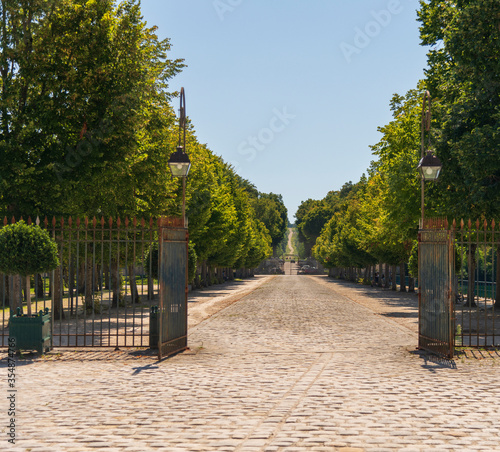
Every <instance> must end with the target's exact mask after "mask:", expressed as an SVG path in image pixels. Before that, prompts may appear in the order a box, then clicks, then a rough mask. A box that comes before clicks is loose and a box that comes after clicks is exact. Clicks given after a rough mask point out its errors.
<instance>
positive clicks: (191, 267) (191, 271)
mask: <svg viewBox="0 0 500 452" xmlns="http://www.w3.org/2000/svg"><path fill="white" fill-rule="evenodd" d="M197 263H198V258H197V257H196V250H195V249H194V246H193V244H192V243H189V248H188V282H189V283H192V282H193V280H194V277H195V275H196V265H197Z"/></svg>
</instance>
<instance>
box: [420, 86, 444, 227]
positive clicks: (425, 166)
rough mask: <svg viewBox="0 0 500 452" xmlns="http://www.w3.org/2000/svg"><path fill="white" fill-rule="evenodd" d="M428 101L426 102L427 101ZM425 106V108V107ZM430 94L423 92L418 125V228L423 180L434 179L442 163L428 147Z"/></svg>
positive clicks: (429, 143) (422, 204)
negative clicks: (419, 185)
mask: <svg viewBox="0 0 500 452" xmlns="http://www.w3.org/2000/svg"><path fill="white" fill-rule="evenodd" d="M427 101H428V102H427ZM426 107H427V109H426ZM430 131H431V95H430V93H429V91H426V92H425V94H424V102H423V105H422V122H421V127H420V147H421V152H420V162H419V163H418V167H417V169H418V170H419V172H420V174H421V176H422V182H421V183H422V190H421V193H422V195H421V196H422V198H421V211H422V219H421V225H420V229H423V228H424V187H425V181H435V180H437V178H438V177H439V172H440V171H441V168H442V164H441V161H440V160H439V159H438V158H437V157H436V156H435V155H434V154H433V152H432V151H431V150H430V149H429V148H430V145H431V132H430ZM425 132H427V150H426V145H425Z"/></svg>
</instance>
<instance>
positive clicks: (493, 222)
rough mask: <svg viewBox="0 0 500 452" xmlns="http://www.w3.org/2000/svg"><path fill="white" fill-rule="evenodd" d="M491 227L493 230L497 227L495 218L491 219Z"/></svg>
mask: <svg viewBox="0 0 500 452" xmlns="http://www.w3.org/2000/svg"><path fill="white" fill-rule="evenodd" d="M491 229H492V230H493V229H495V220H494V219H493V220H491Z"/></svg>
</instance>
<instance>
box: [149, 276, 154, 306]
mask: <svg viewBox="0 0 500 452" xmlns="http://www.w3.org/2000/svg"><path fill="white" fill-rule="evenodd" d="M154 299H155V288H154V280H153V278H152V277H151V276H148V300H154Z"/></svg>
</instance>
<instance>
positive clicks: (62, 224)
mask: <svg viewBox="0 0 500 452" xmlns="http://www.w3.org/2000/svg"><path fill="white" fill-rule="evenodd" d="M63 227H64V218H63V217H61V229H62V228H63Z"/></svg>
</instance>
